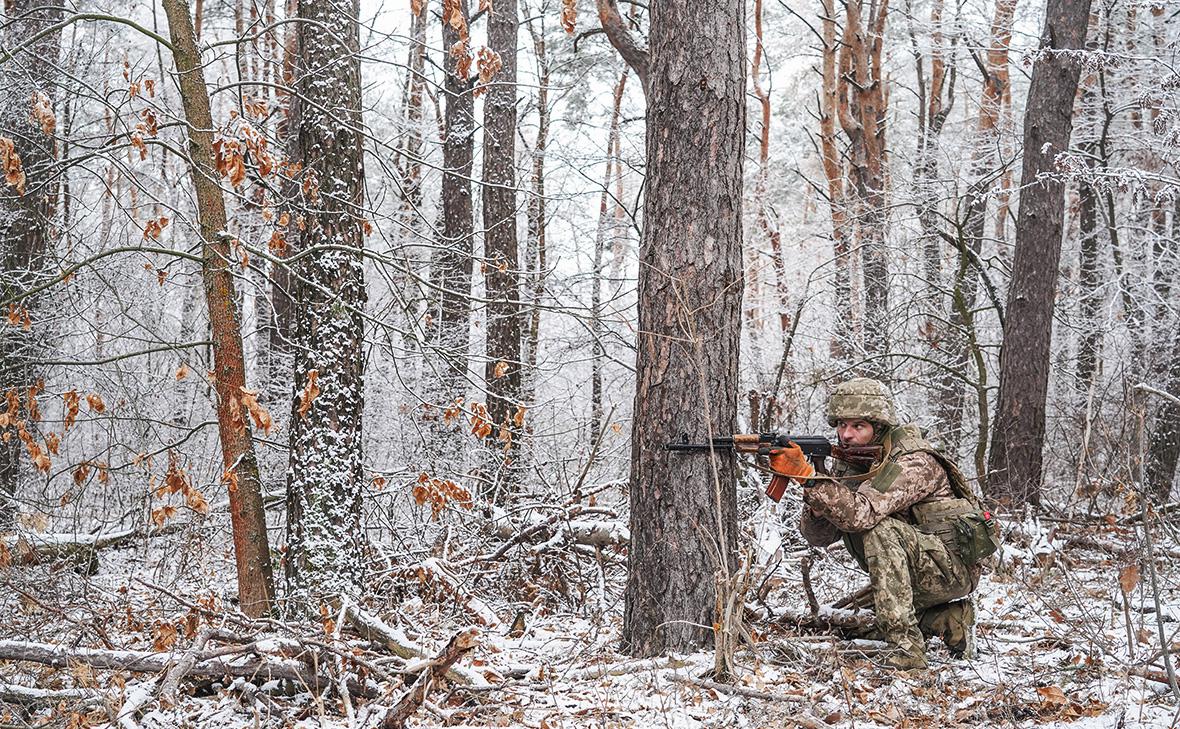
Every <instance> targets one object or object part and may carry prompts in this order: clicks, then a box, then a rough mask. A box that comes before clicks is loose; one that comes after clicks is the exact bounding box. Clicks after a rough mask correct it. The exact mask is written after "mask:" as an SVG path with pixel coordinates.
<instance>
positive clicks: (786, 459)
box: [766, 443, 815, 501]
mask: <svg viewBox="0 0 1180 729" xmlns="http://www.w3.org/2000/svg"><path fill="white" fill-rule="evenodd" d="M770 470H772V471H774V475H773V476H771V477H770V485H769V486H767V487H766V495H767V496H769V497H770V498H771V499H773V500H774V501H778V500H779V499H781V498H782V497H783V494H784V493H786V490H787V485H788V484H789V482H788V481H787V478H793V479H796V480H798V481H800V482H802V481H806V480H807V479H809V478H811V477H812V476H814V475H815V469H814V468H812V467H811V464H810V463H809V462H808V461H807V457H806V456H804V455H803V449H802V448H800V447H799V446H798V445H796V444H794V443H791V444H790V445H788V446H787V447H785V448H776V449H774V450H773V451H771V453H770Z"/></svg>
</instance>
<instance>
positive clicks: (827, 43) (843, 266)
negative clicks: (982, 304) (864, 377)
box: [819, 0, 855, 362]
mask: <svg viewBox="0 0 1180 729" xmlns="http://www.w3.org/2000/svg"><path fill="white" fill-rule="evenodd" d="M822 2H823V17H822V18H821V19H820V23H821V25H820V27H821V29H822V33H823V35H822V38H823V43H824V49H823V70H822V75H823V92H822V96H821V97H820V105H819V107H820V108H819V140H820V155H821V158H822V162H823V168H824V177H825V178H826V180H827V188H828V212H829V214H830V215H831V218H832V258H833V266H834V271H835V277H834V278H835V299H836V301H835V304H836V305H835V311H836V323H835V327H834V332H833V334H832V342H831V347H830V349H831V353H832V357H833V358H834V359H835V360H836V361H838V362H845V361H847V360H848V358H849V357H850V356H851V354H852V351H853V350H854V349H855V347H854V346H853V307H852V255H851V253H852V250H851V244H850V241H849V229H848V228H849V220H848V210H847V207H846V202H845V197H844V165H843V163H842V162H841V159H840V149H839V147H838V146H837V144H836V120H837V119H838V118H839V114H840V112H839V103H840V102H839V98H840V97H839V88H840V82H839V76H838V74H837V61H838V58H839V55H840V51H839V47H838V46H837V45H836V10H835V3H834V0H822Z"/></svg>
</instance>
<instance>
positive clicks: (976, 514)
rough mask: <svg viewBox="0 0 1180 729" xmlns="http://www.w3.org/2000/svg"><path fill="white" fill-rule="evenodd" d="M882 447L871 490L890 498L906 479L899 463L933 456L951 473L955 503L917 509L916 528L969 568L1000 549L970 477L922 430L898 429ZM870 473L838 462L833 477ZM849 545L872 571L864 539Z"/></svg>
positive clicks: (848, 540)
mask: <svg viewBox="0 0 1180 729" xmlns="http://www.w3.org/2000/svg"><path fill="white" fill-rule="evenodd" d="M881 442H882V445H883V446H885V449H886V451H885V454H884V456H883V458H882V460H881V463H880V464H879V465H878V466H877V467H876V469H877V472H876V473H874V474H873V476H872V478H871V479H870V480H869V484H870V485H871V486H872V487H873V488H875V489H877V490H878V491H880V492H882V493H885V492H888V491H889V490H890V489H891V488H892V487H893V484H894V483H895V482H896V481H897V479H898V478H899V477H900V476H901V474H902V469H901V466H900V465H898V463H897V460H898V459H899V458H901V457H902V456H905V455H908V454H910V453H927V454H929V455H930V456H932V457H933V458H934V459H935V460H936V461H938V464H939V465H940V466H942V469H943V471H945V472H946V476H947V481H949V482H950V488H951V493H952V494H954V498H953V499H938V500H935V501H934V502H919V503H918V504H914V505H913V506H911V507H910V509H909V512H910V521H911V522H912V523H914V525H915V526H917V527H918V528H919V529H920V530H922V531H925V532H928V533H931V534H936V535H938V536H939V538H941V539H942V540H943V542H944V543H945V544H946V545H947V548H948V549H949V550H950V551H951V552H952V553H953V554H956V555H958V556H959V557H960V558H961V559H962V560H963V561H964V562H965V563H966V564H967V565H968V566H972V565H975V564H976V563H977V562H979V561H980V560H981V559H983V558H984V557H986V556H988V555H990V554H991V553H992V552H994V551H995V550H996V549H997V548H998V547H999V527H998V524H996V523H995V521H994V519H993V518H992V516H991V514H990V513H988V512H987V511H984V510H983V508H982V506H981V505H980V502H979V498H978V497H977V496H976V495H975V492H974V491H972V490H971V485H970V484H969V483H968V482H967V477H966V476H964V475H963V472H962V471H960V470H959V467H958V466H957V465H956V464H955V462H954V461H952V460H951V459H949V458H947V457H946V456H945V455H943V454H942V453H941V452H939V450H938V449H937V448H935V447H934V445H932V444H931V443H930V442H929V441H927V440H926V438H925V436H924V435H923V434H922V431H921V429H920V428H919V427H918V426H917V425H914V424H912V423H911V424H908V425H900V426H898V427H896V428H893V429H891V430H890V431H889V432H887V433H886V434H885V436H884V437H883V438H882V441H881ZM865 473H868V471H867V470H865V469H862V468H859V467H856V466H853V465H852V464H849V463H846V462H844V461H836V464H835V466H833V468H832V476H835V477H836V478H842V477H852V476H857V475H863V474H865ZM853 488H855V486H853ZM940 507H945V508H940ZM843 539H844V547H845V548H846V549H847V550H848V552H849V553H850V554H851V555H852V556H853V557H854V558H856V561H857V563H858V564H859V565H860V566H861V568H862V569H864V570H865V571H868V562H867V560H866V559H865V551H864V537H863V535H862V534H859V533H856V534H853V533H848V532H845V533H844V535H843Z"/></svg>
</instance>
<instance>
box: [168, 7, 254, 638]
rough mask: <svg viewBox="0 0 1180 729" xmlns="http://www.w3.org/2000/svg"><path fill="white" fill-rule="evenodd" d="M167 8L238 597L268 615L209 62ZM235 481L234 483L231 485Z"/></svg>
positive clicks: (183, 18)
mask: <svg viewBox="0 0 1180 729" xmlns="http://www.w3.org/2000/svg"><path fill="white" fill-rule="evenodd" d="M164 12H165V13H166V14H167V16H168V27H169V32H170V34H171V38H172V46H173V57H174V59H175V62H176V70H177V73H178V76H179V83H180V96H181V102H182V103H183V105H184V115H185V121H186V123H187V126H188V140H189V158H190V160H191V165H192V169H191V171H190V174H191V175H192V179H193V187H194V189H195V192H196V198H197V221H198V224H199V227H200V233H201V240H202V242H203V244H202V259H203V263H202V267H201V273H202V278H203V279H204V282H205V304H206V306H207V308H208V312H209V322H210V330H211V333H212V339H213V371H214V375H215V376H214V386H215V387H216V390H217V427H218V433H219V434H220V436H221V455H222V461H223V463H224V465H225V470H226V473H227V474H231V473H232V478H233V480H232V481H230V483H231V486H230V488H229V502H230V504H229V508H230V517H231V521H232V524H233V538H234V555H235V558H236V562H237V568H238V599H239V600H240V601H241V605H242V610H243V612H245V613H246V614H247V615H250V616H257V615H262V614H264V613H266V612H268V611H269V610H270V607H271V603H272V600H273V599H274V580H273V578H272V576H271V564H270V547H269V543H268V541H267V534H266V513H265V512H264V510H263V508H262V481H261V478H260V477H259V473H258V459H257V458H256V456H255V454H254V443H253V440H252V434H251V428H250V423H249V418H248V417H247V416H246V415H245V413H244V412H243V406H242V401H241V394H242V390H244V389H245V386H246V362H245V357H244V356H243V353H242V330H241V321H240V319H239V314H238V307H237V301H238V299H237V294H236V292H235V291H234V278H233V275H232V274H231V273H230V270H229V262H230V261H232V260H235V258H233V257H232V254H231V253H230V246H229V236H228V235H227V234H226V233H225V230H226V214H225V198H224V197H223V196H222V192H221V186H220V184H219V181H218V175H217V173H216V171H215V169H214V163H213V159H214V157H213V117H212V114H211V113H210V110H209V90H208V87H207V86H206V85H205V75H204V66H203V65H202V63H201V55H200V51H198V50H197V38H196V34H195V33H194V32H193V25H192V20H191V18H190V17H189V9H188V3H187V2H186V1H185V0H165V2H164ZM233 483H236V487H235V486H233V485H232V484H233Z"/></svg>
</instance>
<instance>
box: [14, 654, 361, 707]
mask: <svg viewBox="0 0 1180 729" xmlns="http://www.w3.org/2000/svg"><path fill="white" fill-rule="evenodd" d="M216 652H218V651H214V653H216ZM246 652H255V653H256V654H257V652H258V644H257V643H251V644H247V645H245V646H242V647H241V649H240V651H239V653H246ZM0 660H6V661H28V662H30V663H41V664H44V665H47V666H54V667H56V668H66V667H68V666H69V665H70V664H72V663H82V664H85V665H87V666H90V667H91V668H97V669H100V670H111V671H131V672H133V673H163V672H165V671H167V670H169V669H171V668H172V667H173V666H175V665H177V664H179V663H180V662H181V661H183V660H184V654H176V653H152V652H149V651H121V650H105V649H99V648H68V647H66V646H64V645H54V644H51V643H32V642H26V641H17V640H0ZM184 676H185V677H186V678H194V677H195V678H211V679H218V678H224V677H227V676H228V677H234V678H238V677H241V678H247V679H249V680H251V681H255V682H258V681H262V682H265V681H292V682H294V683H296V684H299V685H301V686H304V687H306V688H308V689H309V690H313V691H320V690H323V689H325V688H328V687H330V686H331V684H332V681H331V679H329V678H326V677H324V676H320V675H318V674H317V673H316V672H315V671H313V670H312V669H310V668H309V667H307V666H306V665H304V664H303V663H300V662H299V661H295V660H291V659H277V660H276V659H270V658H266V657H263V656H259V657H258V658H256V659H254V660H246V661H234V660H227V659H225V658H222V657H220V656H211V655H210V654H209V653H204V654H201V656H200V657H199V658H198V660H196V661H195V662H194V663H193V665H192V666H191V667H190V668H189V669H188V670H187V671H185V673H184ZM349 690H351V691H352V692H353V693H354V694H356V695H358V696H362V697H365V698H372V697H374V696H376V695H377V692H376V691H374V690H373V689H372V688H370V687H369V686H367V685H365V684H362V683H360V682H359V681H351V682H350V683H349Z"/></svg>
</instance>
